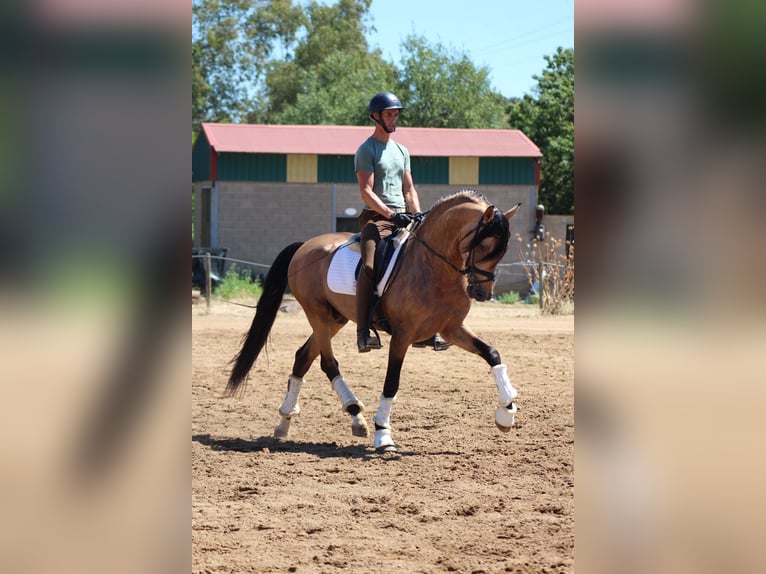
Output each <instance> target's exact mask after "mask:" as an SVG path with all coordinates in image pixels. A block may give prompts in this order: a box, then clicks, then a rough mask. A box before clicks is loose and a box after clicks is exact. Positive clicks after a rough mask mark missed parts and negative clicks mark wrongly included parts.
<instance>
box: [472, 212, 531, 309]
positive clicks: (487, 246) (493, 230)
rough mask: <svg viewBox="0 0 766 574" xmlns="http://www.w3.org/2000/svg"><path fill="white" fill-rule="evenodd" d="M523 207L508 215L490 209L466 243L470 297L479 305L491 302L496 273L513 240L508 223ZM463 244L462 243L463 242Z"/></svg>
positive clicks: (480, 219)
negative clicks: (478, 302) (479, 303)
mask: <svg viewBox="0 0 766 574" xmlns="http://www.w3.org/2000/svg"><path fill="white" fill-rule="evenodd" d="M520 206H521V204H520V203H517V204H516V205H514V206H513V207H512V208H511V209H509V210H508V211H506V212H505V213H503V212H501V211H500V210H498V209H497V208H496V207H495V206H494V205H490V206H489V207H487V208H486V210H485V211H484V214H483V215H482V216H481V217H480V218H479V221H478V222H477V223H476V226H475V227H474V229H473V230H472V231H471V232H469V234H468V235H467V237H465V239H466V240H468V246H467V249H466V259H465V268H464V270H465V274H466V276H467V277H468V289H467V292H468V296H469V297H471V298H472V299H476V300H477V301H488V300H489V299H491V298H492V289H493V288H494V285H495V276H496V275H495V269H496V268H497V264H498V263H500V260H501V259H502V258H503V255H505V251H506V249H508V240H509V239H510V236H511V230H510V225H509V221H510V219H511V217H513V216H514V215H515V214H516V211H518V209H519V207H520ZM461 243H463V242H462V241H461Z"/></svg>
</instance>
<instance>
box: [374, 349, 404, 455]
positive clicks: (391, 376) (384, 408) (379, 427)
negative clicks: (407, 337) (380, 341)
mask: <svg viewBox="0 0 766 574" xmlns="http://www.w3.org/2000/svg"><path fill="white" fill-rule="evenodd" d="M400 347H401V345H399V344H398V341H397V340H396V338H395V337H393V338H392V339H391V347H390V350H389V353H388V368H387V370H386V382H385V383H384V385H383V393H382V394H381V395H380V403H379V404H378V410H377V411H376V412H375V416H373V417H372V420H373V422H374V423H375V440H374V441H373V446H374V447H375V450H378V451H382V452H392V451H395V450H396V445H395V444H394V439H393V438H391V409H392V408H393V406H394V401H396V393H397V392H398V391H399V379H400V377H401V373H402V364H403V363H404V354H405V353H406V352H407V347H406V346H404V347H402V348H400Z"/></svg>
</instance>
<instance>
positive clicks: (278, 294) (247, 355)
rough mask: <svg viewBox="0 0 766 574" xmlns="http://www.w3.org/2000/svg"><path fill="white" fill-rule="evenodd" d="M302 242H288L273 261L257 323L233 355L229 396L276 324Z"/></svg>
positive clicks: (227, 391) (242, 379)
mask: <svg viewBox="0 0 766 574" xmlns="http://www.w3.org/2000/svg"><path fill="white" fill-rule="evenodd" d="M301 245H303V243H302V242H299V243H293V244H291V245H288V246H287V247H285V248H284V249H283V250H282V252H281V253H280V254H279V255H277V258H276V259H274V263H272V264H271V268H270V269H269V272H268V274H267V275H266V280H265V281H264V282H263V293H262V294H261V298H260V299H259V300H258V308H257V309H256V311H255V318H254V319H253V324H252V325H250V331H249V332H248V333H247V337H246V338H245V342H244V343H243V344H242V349H241V350H240V351H239V353H238V354H237V356H236V357H234V359H233V362H234V368H232V370H231V375H229V382H228V383H226V392H225V395H226V396H233V395H235V394H236V393H237V390H238V389H239V387H240V385H242V383H243V382H244V381H245V378H246V377H247V373H248V372H250V368H251V367H252V366H253V363H255V360H256V359H257V358H258V355H259V354H260V352H261V350H262V349H263V347H264V345H265V344H266V339H267V337H268V336H269V331H271V327H272V326H273V325H274V320H275V319H276V318H277V311H279V306H280V305H281V304H282V295H283V294H284V292H285V289H286V288H287V268H288V267H289V265H290V261H291V260H292V258H293V255H295V252H296V251H298V248H299V247H300V246H301Z"/></svg>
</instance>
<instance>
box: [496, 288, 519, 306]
mask: <svg viewBox="0 0 766 574" xmlns="http://www.w3.org/2000/svg"><path fill="white" fill-rule="evenodd" d="M495 299H496V300H497V301H498V302H500V303H505V304H506V305H513V304H514V303H518V302H519V300H520V299H521V296H520V295H519V292H518V291H506V292H505V293H501V294H500V295H498V296H497V297H495Z"/></svg>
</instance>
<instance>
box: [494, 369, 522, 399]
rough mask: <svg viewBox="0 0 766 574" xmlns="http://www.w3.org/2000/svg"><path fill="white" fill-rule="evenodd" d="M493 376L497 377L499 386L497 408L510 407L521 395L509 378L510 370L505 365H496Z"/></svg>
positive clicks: (496, 382) (496, 380)
mask: <svg viewBox="0 0 766 574" xmlns="http://www.w3.org/2000/svg"><path fill="white" fill-rule="evenodd" d="M492 374H493V375H495V384H496V385H497V406H499V407H508V406H509V405H510V404H511V403H512V402H513V401H514V399H515V398H516V396H517V395H518V394H519V393H518V391H517V390H516V389H514V388H513V385H512V384H511V379H509V378H508V368H507V367H506V366H505V365H495V366H494V367H492Z"/></svg>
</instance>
